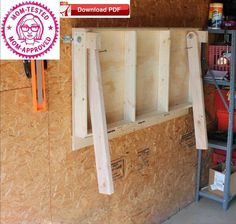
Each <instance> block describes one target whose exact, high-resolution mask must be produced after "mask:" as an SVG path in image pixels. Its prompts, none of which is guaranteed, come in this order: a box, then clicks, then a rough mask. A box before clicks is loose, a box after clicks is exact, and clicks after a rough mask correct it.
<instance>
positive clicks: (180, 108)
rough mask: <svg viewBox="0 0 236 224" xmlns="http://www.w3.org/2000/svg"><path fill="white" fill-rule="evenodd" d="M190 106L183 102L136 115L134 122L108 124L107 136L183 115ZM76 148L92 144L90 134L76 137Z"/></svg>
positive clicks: (119, 134)
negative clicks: (158, 110) (166, 109)
mask: <svg viewBox="0 0 236 224" xmlns="http://www.w3.org/2000/svg"><path fill="white" fill-rule="evenodd" d="M191 107H192V104H190V103H184V104H181V105H177V106H175V107H171V108H170V111H169V112H163V113H160V112H153V113H149V114H145V115H140V116H137V117H136V121H135V122H128V121H120V122H116V123H114V124H111V125H109V130H108V138H109V139H113V138H117V137H120V136H122V135H126V134H129V133H131V132H134V131H138V130H141V129H143V128H147V127H150V126H153V125H157V124H160V123H162V122H165V121H168V120H171V119H174V118H177V117H181V116H184V115H186V114H188V113H189V108H191ZM75 145H76V149H75V150H79V149H82V148H84V147H87V146H91V145H93V138H92V135H91V136H88V137H86V138H84V139H82V138H77V139H76V141H75Z"/></svg>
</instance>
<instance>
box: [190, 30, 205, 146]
mask: <svg viewBox="0 0 236 224" xmlns="http://www.w3.org/2000/svg"><path fill="white" fill-rule="evenodd" d="M186 38H187V49H188V62H189V73H190V77H191V79H190V80H191V84H190V87H191V93H192V101H193V102H192V103H193V118H194V129H195V138H196V147H197V149H208V140H207V126H206V115H205V104H204V93H203V83H202V72H201V60H200V52H199V39H198V35H197V34H196V33H195V32H189V33H188V34H187V36H186Z"/></svg>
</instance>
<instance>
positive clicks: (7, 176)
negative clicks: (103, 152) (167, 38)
mask: <svg viewBox="0 0 236 224" xmlns="http://www.w3.org/2000/svg"><path fill="white" fill-rule="evenodd" d="M207 6H208V1H200V0H199V1H197V0H195V1H193V0H192V1H184V0H181V1H164V0H159V1H155V0H152V1H151V0H145V1H144V0H142V1H132V18H131V19H127V20H126V19H122V20H118V19H111V20H110V19H109V20H108V19H106V20H103V19H98V20H94V19H93V20H92V19H91V20H76V19H71V20H70V19H68V20H62V23H61V35H65V34H67V35H70V34H71V27H72V26H81V27H97V26H109V27H113V26H123V27H127V26H155V27H158V26H159V27H160V26H162V27H165V26H172V27H174V26H189V27H203V26H204V24H205V20H206V17H207ZM182 15H185V17H184V18H183V17H182ZM70 52H71V46H70V44H61V60H60V61H49V64H48V70H47V72H46V77H47V97H48V112H44V113H33V112H32V110H31V109H32V108H31V107H32V102H31V101H32V99H31V88H30V86H31V83H30V80H28V79H26V78H25V77H24V75H23V74H24V71H23V66H22V61H1V63H0V69H1V73H0V91H1V93H0V102H1V106H0V109H1V116H0V119H1V120H0V121H1V223H2V224H23V223H24V224H35V223H36V224H37V223H39V224H41V223H53V224H88V223H93V224H94V223H95V224H96V223H98V224H101V223H104V224H116V223H117V224H118V223H124V224H131V223H132V224H134V223H135V224H139V223H140V224H141V223H152V222H154V221H155V223H158V222H160V221H161V220H164V219H165V218H167V217H168V216H170V215H171V214H173V213H175V212H176V211H178V210H179V209H180V208H182V207H183V206H185V205H186V204H188V203H189V202H191V201H192V200H193V196H194V177H195V175H194V174H195V166H196V151H195V150H194V141H193V139H194V138H193V133H192V130H193V127H192V117H191V115H187V116H185V117H182V118H178V119H174V120H172V121H169V122H165V123H163V124H160V125H156V126H153V127H150V128H147V129H144V130H140V131H138V132H135V133H131V134H129V135H126V136H123V137H120V138H117V139H114V140H111V141H110V148H111V156H112V161H113V174H114V178H115V193H114V194H113V195H112V196H104V195H100V194H98V193H97V180H96V172H95V162H94V153H93V148H92V147H90V148H85V149H83V150H80V151H77V152H72V150H71V53H70ZM186 133H187V136H189V135H190V136H191V137H190V140H189V137H187V138H185V137H184V136H186Z"/></svg>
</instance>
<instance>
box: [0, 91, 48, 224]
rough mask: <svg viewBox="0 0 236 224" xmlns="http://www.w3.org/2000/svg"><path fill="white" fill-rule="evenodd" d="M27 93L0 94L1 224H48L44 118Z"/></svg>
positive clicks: (46, 115) (46, 148)
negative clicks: (33, 106) (33, 105)
mask: <svg viewBox="0 0 236 224" xmlns="http://www.w3.org/2000/svg"><path fill="white" fill-rule="evenodd" d="M30 96H31V90H30V89H29V88H27V89H21V90H12V91H8V92H2V93H1V108H0V109H1V147H0V148H1V223H3V224H4V223H9V224H10V223H12V224H15V223H38V224H40V223H49V221H50V219H51V217H50V184H49V182H50V176H49V151H48V150H49V148H48V128H47V127H48V119H47V118H48V114H47V113H37V114H36V113H33V112H32V108H31V97H30Z"/></svg>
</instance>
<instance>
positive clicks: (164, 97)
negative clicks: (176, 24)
mask: <svg viewBox="0 0 236 224" xmlns="http://www.w3.org/2000/svg"><path fill="white" fill-rule="evenodd" d="M170 45H171V40H170V31H168V30H166V31H160V47H159V76H158V79H159V80H158V101H157V110H158V111H161V112H168V111H169V77H170Z"/></svg>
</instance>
